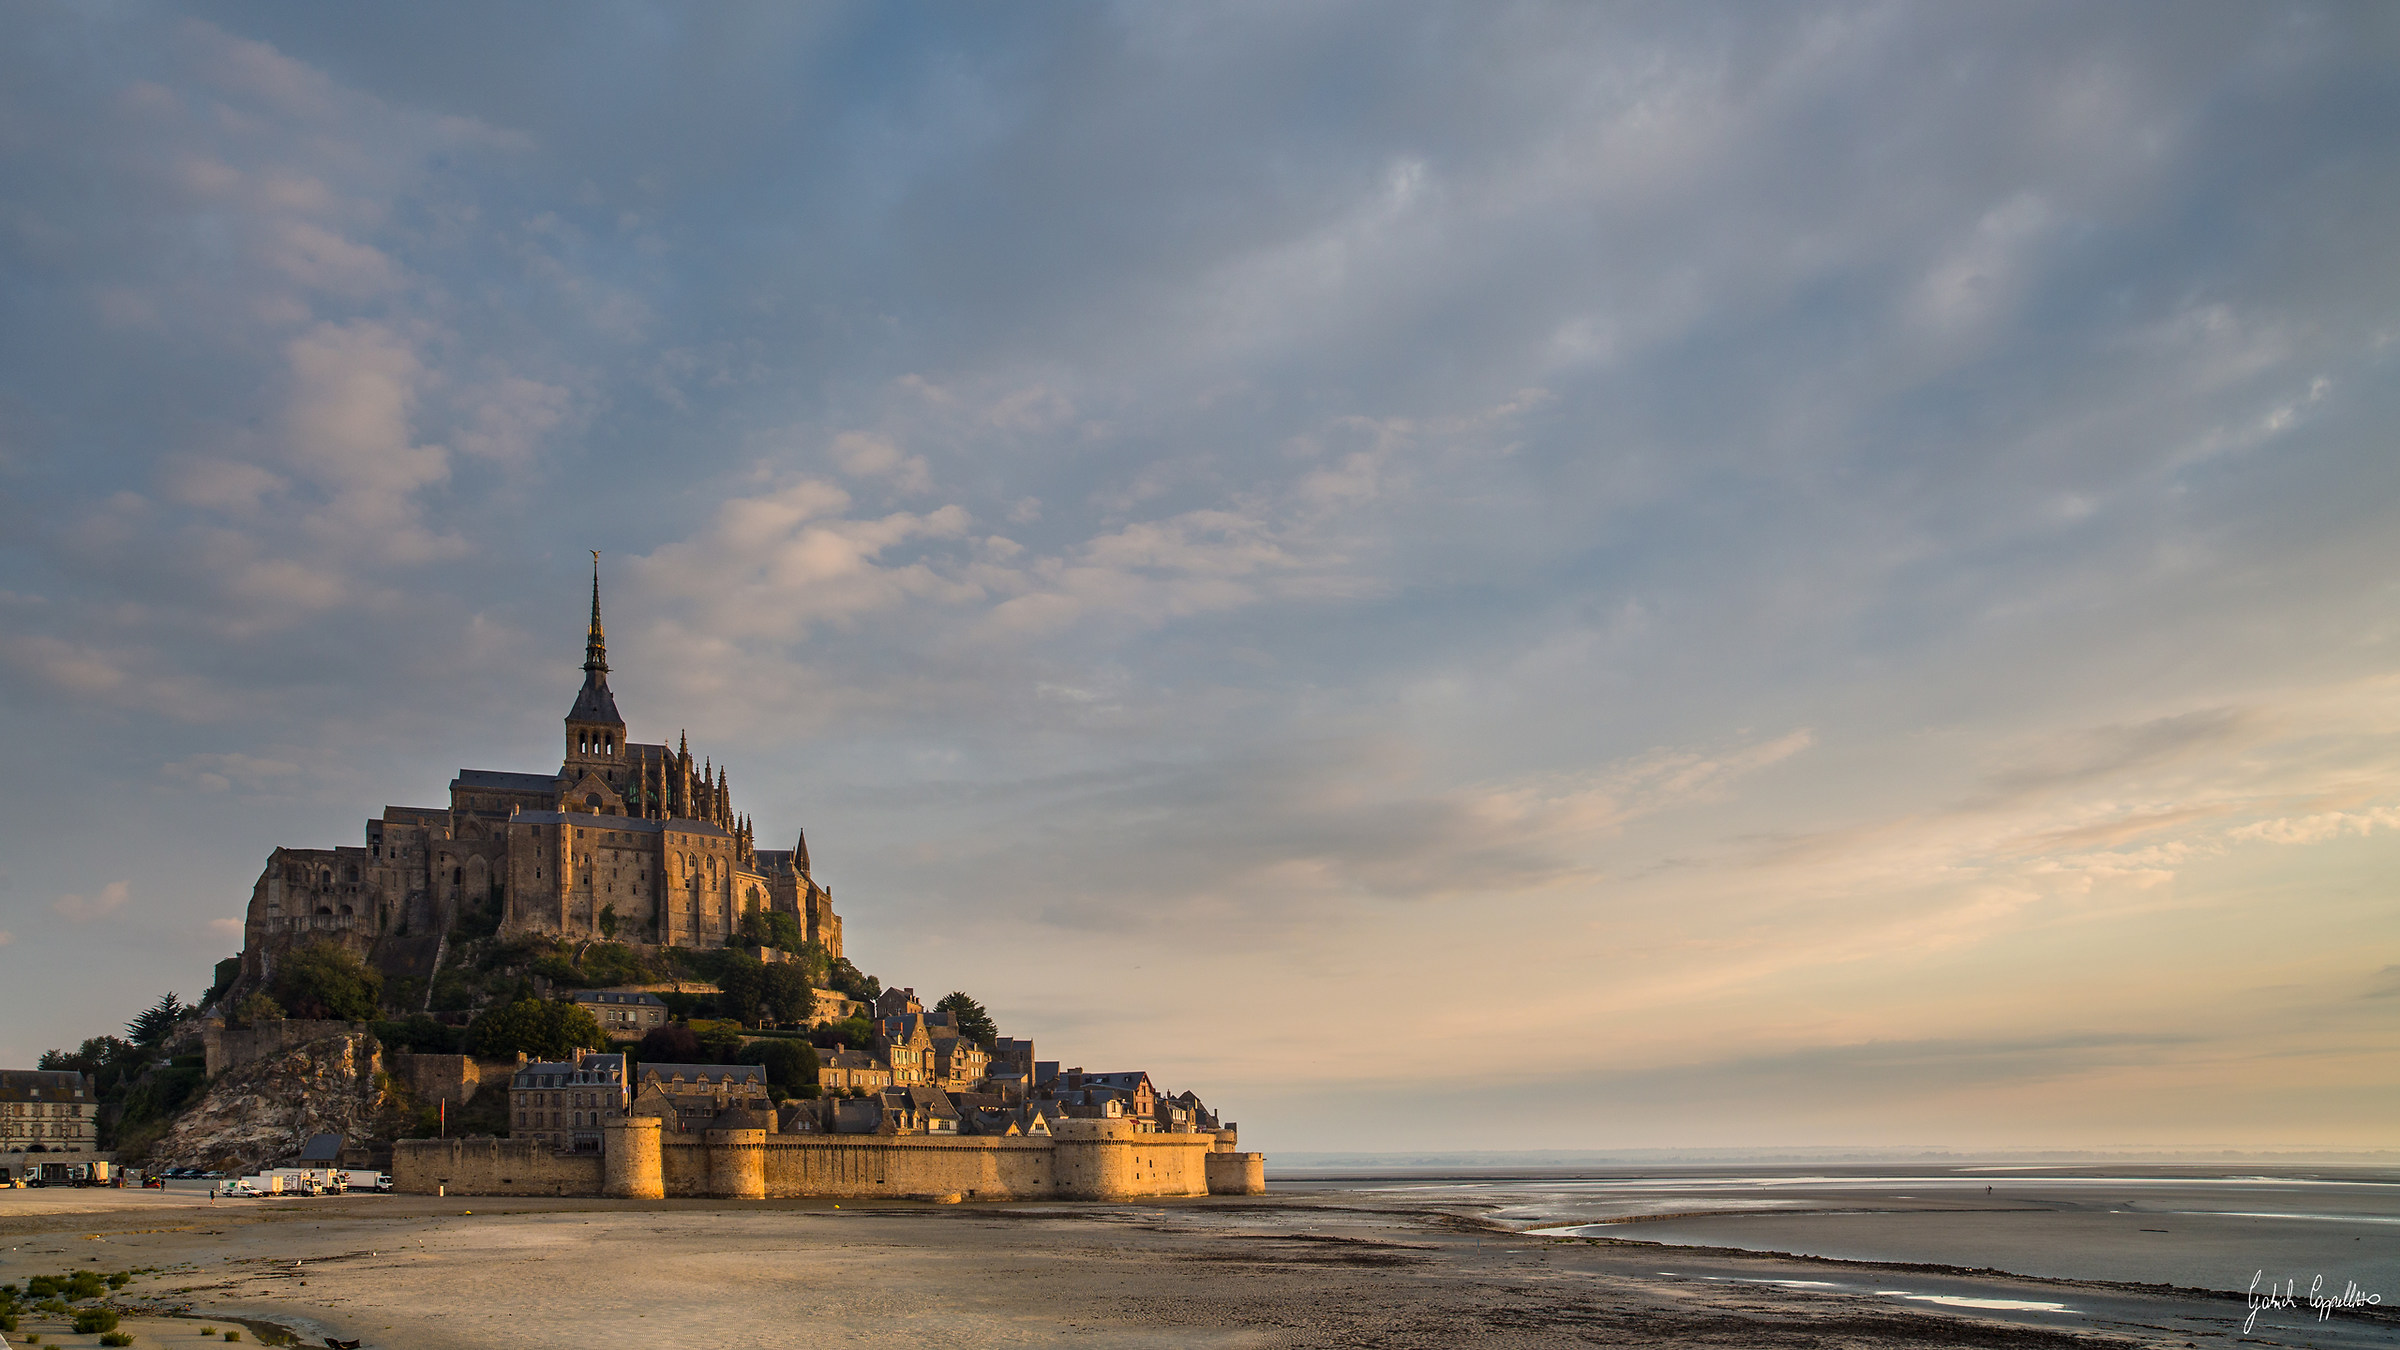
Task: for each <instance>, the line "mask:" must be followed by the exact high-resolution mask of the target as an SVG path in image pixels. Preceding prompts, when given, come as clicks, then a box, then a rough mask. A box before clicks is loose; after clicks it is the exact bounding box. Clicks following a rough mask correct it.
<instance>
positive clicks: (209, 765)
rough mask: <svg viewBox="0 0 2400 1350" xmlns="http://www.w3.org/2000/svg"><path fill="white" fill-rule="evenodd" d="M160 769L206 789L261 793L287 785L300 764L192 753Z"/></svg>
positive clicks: (177, 778) (172, 776)
mask: <svg viewBox="0 0 2400 1350" xmlns="http://www.w3.org/2000/svg"><path fill="white" fill-rule="evenodd" d="M160 772H162V773H164V774H165V775H166V776H167V777H168V778H170V779H173V780H175V781H177V782H180V783H188V784H190V785H192V786H193V787H197V788H199V789H201V790H202V791H206V792H224V791H226V790H228V789H230V788H234V787H236V786H238V787H240V788H241V790H242V791H244V792H259V791H264V790H268V789H272V788H275V787H278V786H285V785H288V784H289V783H290V782H291V780H292V779H293V778H294V777H295V776H297V775H298V774H299V772H300V766H299V765H297V764H293V763H291V762H289V761H286V760H279V759H261V758H259V757H257V756H254V755H244V754H239V753H233V754H210V755H193V756H191V757H189V758H187V759H180V760H176V761H174V762H173V763H170V764H165V765H161V766H160Z"/></svg>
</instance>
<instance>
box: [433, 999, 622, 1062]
mask: <svg viewBox="0 0 2400 1350" xmlns="http://www.w3.org/2000/svg"><path fill="white" fill-rule="evenodd" d="M467 1045H468V1048H469V1049H470V1050H471V1051H472V1052H473V1053H475V1054H477V1055H480V1056H482V1057H484V1058H486V1059H492V1058H498V1057H502V1056H506V1055H513V1054H520V1053H521V1054H525V1055H529V1056H531V1057H533V1058H535V1059H545V1060H565V1059H571V1058H573V1057H574V1055H575V1052H576V1051H578V1050H600V1049H605V1048H607V1046H608V1036H607V1035H606V1033H604V1032H602V1031H601V1030H600V1023H599V1022H598V1021H596V1020H594V1019H593V1017H592V1015H591V1014H590V1013H589V1012H586V1011H584V1010H583V1009H582V1008H579V1007H577V1006H575V1005H574V1004H572V1003H562V1002H558V1001H556V1000H553V999H535V998H524V999H518V1000H517V1001H516V1002H514V1003H511V1004H509V1005H507V1006H506V1007H501V1008H493V1009H490V1010H488V1011H486V1012H484V1013H482V1014H480V1015H478V1016H477V1017H476V1019H475V1020H474V1022H473V1023H471V1024H469V1026H468V1027H467Z"/></svg>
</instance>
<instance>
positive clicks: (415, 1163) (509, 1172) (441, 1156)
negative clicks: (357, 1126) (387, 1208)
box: [392, 1138, 601, 1195]
mask: <svg viewBox="0 0 2400 1350" xmlns="http://www.w3.org/2000/svg"><path fill="white" fill-rule="evenodd" d="M600 1182H601V1167H600V1155H599V1154H597V1153H561V1152H559V1151H558V1150H556V1149H554V1148H551V1147H550V1146H549V1145H547V1144H541V1143H536V1142H535V1141H533V1140H531V1139H490V1138H483V1139H403V1140H401V1141H400V1142H399V1143H397V1144H394V1145H393V1146H392V1189H393V1190H395V1191H404V1192H407V1193H409V1194H412V1195H433V1194H435V1193H436V1192H437V1190H438V1191H444V1192H447V1193H448V1194H451V1195H598V1194H600Z"/></svg>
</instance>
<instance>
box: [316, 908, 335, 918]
mask: <svg viewBox="0 0 2400 1350" xmlns="http://www.w3.org/2000/svg"><path fill="white" fill-rule="evenodd" d="M317 913H319V914H323V915H325V916H327V917H329V918H330V917H331V916H332V914H333V910H332V909H331V908H329V907H327V906H325V905H319V906H317Z"/></svg>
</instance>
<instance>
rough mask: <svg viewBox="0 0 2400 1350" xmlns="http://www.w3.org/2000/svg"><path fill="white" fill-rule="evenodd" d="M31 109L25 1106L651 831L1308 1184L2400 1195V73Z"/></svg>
mask: <svg viewBox="0 0 2400 1350" xmlns="http://www.w3.org/2000/svg"><path fill="white" fill-rule="evenodd" d="M0 24H4V25H5V28H6V31H7V32H8V34H9V37H8V40H6V41H4V42H0V735H4V736H5V740H6V743H7V744H8V746H9V747H10V750H11V754H10V756H9V758H10V761H11V763H12V766H13V771H12V772H10V773H8V774H6V775H4V776H0V1064H28V1063H30V1062H31V1061H32V1060H33V1059H34V1057H35V1056H37V1055H38V1054H39V1053H40V1052H41V1051H42V1050H43V1049H45V1048H48V1047H50V1046H55V1045H65V1044H72V1043H73V1042H75V1041H77V1040H80V1039H82V1038H83V1037H85V1036H90V1035H96V1034H100V1033H102V1032H107V1031H113V1030H116V1029H117V1027H118V1026H119V1024H121V1023H123V1022H125V1021H126V1020H128V1019H129V1018H131V1017H132V1016H133V1014H134V1013H135V1012H136V1011H138V1010H139V1009H140V1008H142V1007H143V1006H145V1005H147V1004H149V1003H150V1002H152V1001H154V1000H155V999H156V998H157V996H158V995H159V994H160V993H162V992H164V991H167V990H169V989H172V990H176V991H178V992H180V993H183V994H184V995H186V996H187V997H188V996H191V995H192V994H194V993H196V992H199V991H201V990H203V989H205V987H206V986H207V984H208V983H209V980H210V974H211V966H212V964H213V963H214V962H215V961H216V960H218V959H220V958H222V957H224V956H228V955H231V954H232V953H233V952H234V950H235V949H236V948H237V947H238V945H239V924H240V917H241V914H242V912H243V907H244V905H245V904H246V902H247V900H248V897H249V893H250V888H251V885H252V883H253V881H254V880H255V879H256V877H257V875H258V873H259V870H260V868H261V867H262V866H263V864H264V862H265V860H266V857H267V855H268V853H269V851H270V850H272V849H273V848H275V847H276V846H278V845H290V846H306V847H329V846H332V845H336V844H356V843H359V842H361V841H362V839H363V830H364V822H365V820H366V819H367V818H368V817H369V816H372V815H375V814H378V813H379V812H380V811H381V810H382V808H383V807H384V806H386V805H438V804H441V803H442V802H443V801H444V800H445V792H446V785H447V783H448V781H449V779H450V777H451V776H452V774H453V773H454V771H455V770H457V769H459V768H462V767H474V768H496V769H512V770H532V771H542V772H547V771H549V770H550V769H552V768H553V767H555V765H556V763H557V760H558V756H559V753H560V745H561V740H560V734H561V733H560V722H559V719H560V718H561V717H563V715H564V714H565V712H566V709H567V707H568V704H569V703H570V702H571V700H572V698H573V694H574V691H575V689H576V687H577V685H578V683H579V682H580V678H581V676H580V671H579V670H578V666H579V665H580V663H581V660H582V655H583V653H582V637H583V627H584V622H585V607H586V604H587V595H586V588H587V587H588V585H589V567H590V562H591V559H590V553H589V550H592V549H599V550H601V569H602V575H603V585H604V588H605V597H606V604H607V615H608V626H609V639H610V648H609V656H610V660H611V664H612V666H613V673H612V679H611V682H612V684H613V686H614V688H615V690H616V693H617V697H618V702H619V706H620V707H621V708H622V709H623V711H624V713H625V715H626V718H627V721H628V722H629V724H630V733H631V735H632V736H633V737H634V738H635V739H637V740H646V741H658V740H662V739H663V740H672V739H673V738H674V737H675V736H677V735H678V734H680V733H683V732H687V731H688V733H689V735H690V737H691V740H692V745H693V748H694V750H695V752H696V753H700V754H705V755H707V756H709V757H711V758H712V759H713V760H714V762H716V763H719V764H722V765H724V766H725V767H726V769H727V772H728V774H729V776H730V779H731V783H732V786H733V790H734V795H735V799H736V804H737V806H738V807H739V809H741V810H743V811H746V812H748V813H749V814H751V815H752V816H753V817H754V818H755V820H756V822H757V828H758V833H759V842H760V843H761V845H762V846H765V845H773V846H788V844H789V841H790V839H791V838H792V836H793V835H795V834H796V832H797V831H799V830H800V829H802V828H805V829H806V830H807V831H808V842H809V847H810V850H811V853H812V856H813V860H814V863H815V868H816V875H817V876H818V878H819V879H820V880H822V881H824V882H826V883H828V884H830V885H831V887H832V889H833V892H834V899H835V903H836V906H837V908H838V909H839V910H840V911H841V913H842V915H843V918H844V921H845V925H846V929H845V932H846V939H847V945H848V948H849V953H850V955H851V956H852V958H853V959H854V960H856V961H857V962H858V964H859V965H860V966H861V967H863V968H864V969H866V970H868V971H871V972H873V973H875V974H876V975H878V976H880V977H881V978H882V979H883V980H884V981H885V982H886V983H887V984H894V985H908V986H912V987H914V988H916V989H917V990H918V991H919V992H920V993H921V994H924V995H926V996H927V997H928V998H929V999H930V997H932V996H934V995H938V994H939V993H942V992H946V991H948V990H951V989H963V990H966V991H968V992H971V993H973V994H974V995H975V996H977V997H978V998H980V999H981V1000H982V1001H984V1002H985V1003H986V1004H988V1005H989V1006H990V1007H991V1008H992V1009H993V1011H994V1012H995V1014H996V1015H997V1017H998V1019H999V1021H1000V1023H1001V1027H1002V1030H1003V1032H1004V1033H1008V1034H1015V1035H1021V1036H1031V1037H1033V1038H1034V1039H1035V1041H1036V1043H1037V1045H1038V1047H1039V1049H1040V1053H1041V1055H1042V1056H1043V1057H1044V1058H1058V1059H1061V1060H1064V1061H1065V1062H1067V1063H1069V1064H1081V1065H1084V1066H1087V1067H1089V1068H1091V1069H1094V1070H1122V1069H1130V1068H1143V1069H1147V1070H1148V1071H1149V1072H1150V1073H1151V1075H1152V1077H1153V1078H1154V1079H1155V1080H1157V1081H1158V1082H1160V1083H1161V1084H1162V1086H1165V1087H1168V1088H1171V1089H1175V1090H1183V1089H1191V1090H1195V1091H1198V1092H1199V1093H1200V1094H1201V1095H1202V1096H1203V1097H1204V1098H1205V1099H1206V1100H1207V1101H1208V1102H1209V1103H1211V1104H1212V1105H1213V1106H1216V1107H1218V1108H1219V1109H1221V1110H1222V1111H1223V1112H1224V1114H1225V1116H1226V1117H1227V1118H1228V1119H1232V1120H1238V1121H1240V1122H1241V1123H1242V1126H1243V1131H1244V1139H1245V1142H1246V1143H1247V1144H1248V1145H1249V1146H1251V1147H1261V1148H1266V1149H1268V1150H1274V1149H1278V1148H1282V1149H1294V1150H1311V1149H1314V1150H1366V1149H1379V1148H1381V1149H1432V1148H1454V1149H1466V1148H1476V1149H1509V1148H1528V1149H1532V1148H1542V1149H1560V1148H1590V1149H1609V1148H1675V1147H1692V1148H1702V1147H1742V1146H1811V1145H1814V1146H1878V1147H1900V1146H1911V1145H1928V1146H1942V1147H1953V1148H1961V1149H2014V1148H2053V1147H2068V1148H2080V1147H2094V1148H2098V1147H2148V1148H2170V1149H2181V1148H2195V1149H2196V1148H2243V1149H2307V1148H2320V1149H2365V1148H2377V1147H2391V1146H2392V1145H2393V1144H2394V1141H2395V1138H2396V1136H2395V1134H2394V1132H2393V1129H2392V1124H2391V1122H2392V1121H2394V1120H2395V1119H2400V903H2396V901H2400V895H2396V894H2395V890H2396V888H2400V570H2396V569H2395V566H2394V564H2395V562H2396V561H2400V543H2396V542H2395V541H2396V540H2400V453H2395V445H2394V441H2393V432H2392V428H2393V427H2394V426H2395V425H2400V381H2396V380H2395V378H2394V375H2395V364H2396V362H2400V346H2396V345H2395V336H2396V335H2400V268H2396V267H2395V265H2394V259H2395V258H2396V257H2400V252H2396V251H2395V244H2396V243H2400V9H2394V8H2392V7H2389V6H2374V5H2352V4H2336V5H2311V4H2296V3H2287V4H2275V5H2259V4H2250V3H2242V4H2204V3H2194V4H2187V5H2180V6H2177V7H2176V9H2175V11H2174V14H2173V16H2172V19H2171V21H2170V20H2169V19H2168V17H2167V16H2166V15H2165V14H2163V13H2162V11H2160V10H2159V9H2158V8H2157V7H2155V6H2150V5H2130V4H2109V3H2071V4H2039V3H2021V4H2020V3H2012V4H1973V3H1944V4H1930V3H1928V4H1913V5H1912V4H1894V3H1862V4H1840V3H1833V4H1792V5H1778V6H1763V7H1762V6H1755V5H1738V4H1737V5H1711V4H1705V3H1681V2H1679V3H1673V4H1659V5H1641V4H1605V5H1594V4H1580V3H1575V4H1566V3H1562V4H1509V3H1498V2H1493V3H1481V2H1479V3H1472V4H1452V5H1438V4H1397V5H1395V4H1364V3H1360V4H1347V3H1337V2H1335V0H1325V2H1323V3H1312V4H1306V5H1292V4H1238V3H1226V4H1193V5H1148V4H1126V5H1108V4H1099V3H1092V4H1041V3H1029V4H1018V5H1005V6H990V5H912V6H878V5H867V4H858V5H845V4H833V3H827V4H815V5H806V6H799V5H783V4H775V5H737V4H722V5H710V6H698V7H694V6H674V5H645V4H630V3H628V4H614V5H606V6H588V7H573V8H563V7H559V6H553V5H525V4H474V5H462V4H418V5H409V6H293V5H286V4H264V3H262V4H244V3H225V4H196V5H186V6H169V5H157V4H149V3H139V2H127V3H108V4H91V5H70V4H54V3H28V2H27V0H6V3H5V4H4V5H0Z"/></svg>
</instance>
